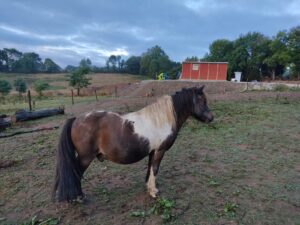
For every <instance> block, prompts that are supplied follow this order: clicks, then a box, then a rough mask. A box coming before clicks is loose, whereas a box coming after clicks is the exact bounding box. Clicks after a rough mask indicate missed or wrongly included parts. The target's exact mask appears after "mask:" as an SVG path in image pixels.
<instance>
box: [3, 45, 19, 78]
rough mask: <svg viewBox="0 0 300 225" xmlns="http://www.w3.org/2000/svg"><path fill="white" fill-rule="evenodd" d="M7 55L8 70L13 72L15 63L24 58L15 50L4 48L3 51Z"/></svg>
mask: <svg viewBox="0 0 300 225" xmlns="http://www.w3.org/2000/svg"><path fill="white" fill-rule="evenodd" d="M3 50H4V51H5V53H6V55H7V62H6V64H7V67H8V68H7V69H8V71H10V72H12V71H13V65H14V63H15V62H17V61H18V60H19V59H20V58H21V57H22V55H23V54H22V52H20V51H18V50H16V49H14V48H4V49H3Z"/></svg>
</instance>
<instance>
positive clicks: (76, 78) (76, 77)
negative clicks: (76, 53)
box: [68, 67, 90, 96]
mask: <svg viewBox="0 0 300 225" xmlns="http://www.w3.org/2000/svg"><path fill="white" fill-rule="evenodd" d="M88 73H89V69H88V68H85V67H80V68H79V69H77V70H76V71H74V72H73V73H72V74H71V75H69V76H68V77H69V79H68V80H69V85H70V86H72V87H74V88H76V89H77V95H78V96H79V95H80V89H81V88H84V87H87V86H88V85H90V82H89V81H90V79H89V78H87V77H86V76H85V75H86V74H88Z"/></svg>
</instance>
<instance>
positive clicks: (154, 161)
mask: <svg viewBox="0 0 300 225" xmlns="http://www.w3.org/2000/svg"><path fill="white" fill-rule="evenodd" d="M164 153H165V151H157V150H155V151H154V152H151V153H150V155H149V163H148V172H147V177H146V182H147V188H148V192H149V194H150V196H151V197H153V198H156V197H157V193H158V189H157V188H156V184H155V178H156V175H157V173H158V170H159V165H160V162H161V160H162V158H163V156H164Z"/></svg>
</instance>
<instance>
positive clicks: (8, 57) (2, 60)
mask: <svg viewBox="0 0 300 225" xmlns="http://www.w3.org/2000/svg"><path fill="white" fill-rule="evenodd" d="M61 71H62V69H61V68H60V66H59V65H57V64H56V63H55V62H54V61H53V60H52V59H50V58H46V59H45V60H44V61H42V59H41V58H40V56H39V55H38V54H37V53H34V52H27V53H22V52H20V51H18V50H16V49H15V48H4V49H0V72H11V73H40V72H44V73H58V72H61Z"/></svg>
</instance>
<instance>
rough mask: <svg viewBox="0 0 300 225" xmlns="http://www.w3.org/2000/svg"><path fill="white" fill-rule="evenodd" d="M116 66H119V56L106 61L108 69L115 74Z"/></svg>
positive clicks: (113, 56)
mask: <svg viewBox="0 0 300 225" xmlns="http://www.w3.org/2000/svg"><path fill="white" fill-rule="evenodd" d="M116 65H117V56H115V55H111V56H109V58H108V59H107V61H106V66H107V69H108V70H111V71H113V72H115V71H116V68H117V66H116Z"/></svg>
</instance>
